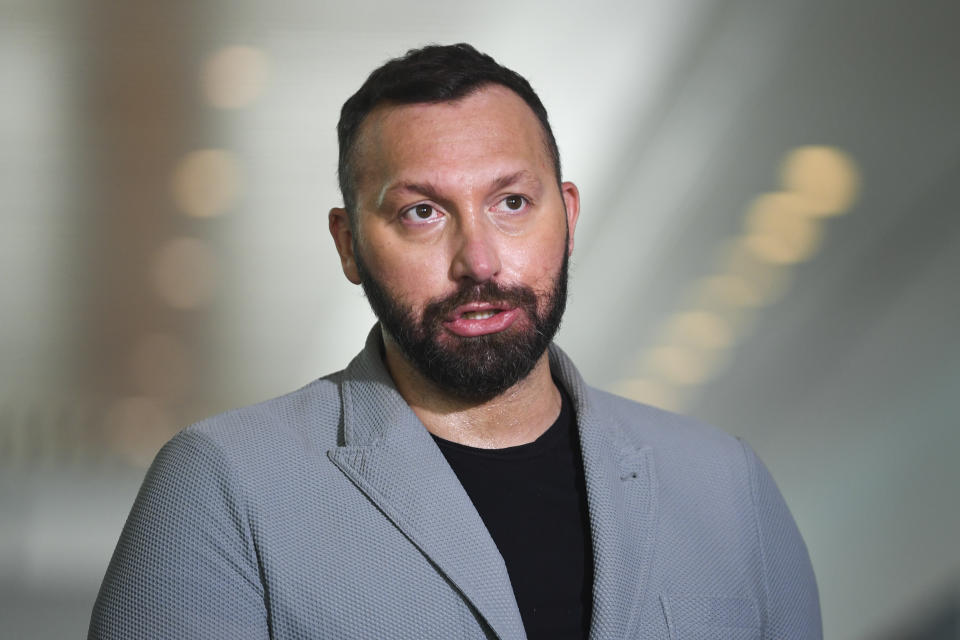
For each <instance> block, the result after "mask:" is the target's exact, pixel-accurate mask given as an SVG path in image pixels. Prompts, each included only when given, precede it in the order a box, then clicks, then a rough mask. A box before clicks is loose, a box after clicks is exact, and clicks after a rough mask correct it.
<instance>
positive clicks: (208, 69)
mask: <svg viewBox="0 0 960 640" xmlns="http://www.w3.org/2000/svg"><path fill="white" fill-rule="evenodd" d="M268 69H269V65H268V63H267V56H266V54H264V53H263V51H261V50H260V49H256V48H254V47H247V46H230V47H225V48H223V49H220V50H219V51H216V52H215V53H213V54H211V55H210V56H209V57H208V58H207V59H206V60H205V61H204V63H203V69H202V71H201V74H200V86H201V87H202V90H203V95H204V97H205V98H206V100H207V102H209V103H210V105H212V106H214V107H218V108H220V109H238V108H240V107H245V106H247V105H249V104H250V103H252V102H253V101H254V100H256V99H257V98H258V97H259V96H260V94H261V93H262V92H263V87H264V85H265V84H266V80H267V71H268Z"/></svg>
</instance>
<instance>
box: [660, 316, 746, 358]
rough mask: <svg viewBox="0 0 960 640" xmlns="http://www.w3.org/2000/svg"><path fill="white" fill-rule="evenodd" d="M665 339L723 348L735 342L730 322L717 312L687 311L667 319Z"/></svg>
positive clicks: (676, 342) (706, 347)
mask: <svg viewBox="0 0 960 640" xmlns="http://www.w3.org/2000/svg"><path fill="white" fill-rule="evenodd" d="M664 334H665V341H666V342H668V343H671V344H685V345H690V346H694V347H699V348H702V349H722V348H724V347H728V346H730V344H731V343H732V342H733V331H732V329H731V328H730V326H729V324H728V323H727V322H726V321H725V320H724V318H722V317H721V316H720V315H718V314H716V313H711V312H709V311H687V312H684V313H679V314H677V315H675V316H673V317H672V318H670V320H668V321H667V325H666V328H665V331H664Z"/></svg>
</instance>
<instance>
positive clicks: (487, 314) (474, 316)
mask: <svg viewBox="0 0 960 640" xmlns="http://www.w3.org/2000/svg"><path fill="white" fill-rule="evenodd" d="M498 313H500V309H484V310H482V311H464V312H463V313H462V314H461V317H464V318H466V319H467V320H486V319H487V318H492V317H493V316H495V315H497V314H498Z"/></svg>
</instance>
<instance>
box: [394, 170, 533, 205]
mask: <svg viewBox="0 0 960 640" xmlns="http://www.w3.org/2000/svg"><path fill="white" fill-rule="evenodd" d="M518 182H530V183H533V184H535V185H536V186H540V179H539V178H537V176H536V175H535V174H533V173H532V172H530V171H528V170H526V169H521V170H519V171H515V172H513V173H508V174H506V175H502V176H499V177H497V178H495V179H494V180H493V181H491V182H490V184H489V186H488V190H489V191H497V190H499V189H503V188H505V187H509V186H510V185H512V184H516V183H518ZM397 191H409V192H412V193H418V194H420V195H422V196H425V197H427V198H430V199H431V200H436V201H437V202H442V201H443V200H444V197H443V194H442V193H441V190H440V189H439V188H438V187H437V186H436V185H434V184H433V183H432V182H409V181H405V180H404V181H401V182H396V183H394V184H391V185H388V186H386V187H384V188H383V189H382V190H381V191H380V196H379V198H377V206H378V207H379V206H382V205H383V201H384V199H386V197H387V194H388V193H393V192H397Z"/></svg>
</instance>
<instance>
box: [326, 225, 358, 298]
mask: <svg viewBox="0 0 960 640" xmlns="http://www.w3.org/2000/svg"><path fill="white" fill-rule="evenodd" d="M329 223H330V235H331V236H333V243H334V244H335V245H337V253H339V254H340V267H341V268H342V269H343V275H345V276H347V280H349V281H350V282H352V283H353V284H360V272H359V271H358V270H357V261H356V260H355V259H354V256H353V231H352V230H351V229H350V215H349V214H348V213H347V210H346V209H343V208H340V207H334V208H333V209H330V217H329Z"/></svg>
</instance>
